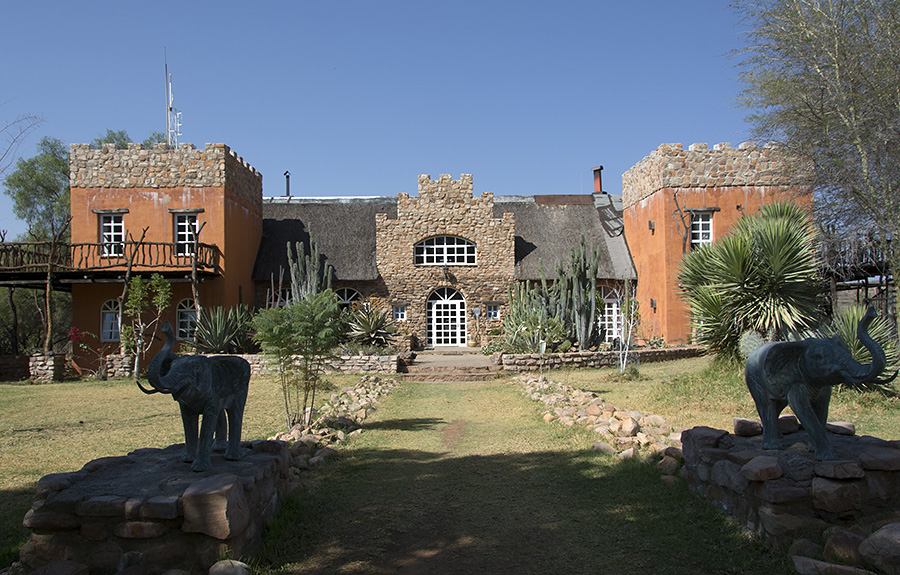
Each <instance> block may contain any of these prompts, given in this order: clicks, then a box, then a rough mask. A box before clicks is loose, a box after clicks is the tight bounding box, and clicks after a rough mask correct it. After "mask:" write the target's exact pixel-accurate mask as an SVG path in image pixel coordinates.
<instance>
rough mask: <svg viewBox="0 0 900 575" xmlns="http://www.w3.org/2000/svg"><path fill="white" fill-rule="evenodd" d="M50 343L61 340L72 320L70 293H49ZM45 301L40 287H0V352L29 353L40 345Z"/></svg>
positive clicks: (63, 340) (53, 343)
mask: <svg viewBox="0 0 900 575" xmlns="http://www.w3.org/2000/svg"><path fill="white" fill-rule="evenodd" d="M51 313H52V314H53V317H52V318H51V325H52V326H53V332H52V334H51V340H50V343H51V346H52V347H57V346H59V345H60V344H62V343H64V342H65V341H66V340H67V339H68V338H67V335H66V333H67V331H68V329H69V326H70V325H71V324H72V295H71V294H68V293H62V292H54V293H53V303H52V306H51ZM45 315H46V301H45V294H44V293H43V292H42V291H41V290H35V289H25V288H10V287H0V318H4V320H3V321H0V355H21V354H30V353H32V352H35V351H39V350H41V349H42V348H43V345H44V340H45V336H46V326H47V322H46V318H45Z"/></svg>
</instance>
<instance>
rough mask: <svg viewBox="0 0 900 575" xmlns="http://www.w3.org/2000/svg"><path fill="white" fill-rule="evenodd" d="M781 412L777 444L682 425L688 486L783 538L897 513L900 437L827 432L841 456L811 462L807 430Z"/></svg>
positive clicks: (873, 524)
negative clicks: (767, 445) (780, 437)
mask: <svg viewBox="0 0 900 575" xmlns="http://www.w3.org/2000/svg"><path fill="white" fill-rule="evenodd" d="M783 419H784V420H785V421H784V422H783V423H784V424H785V425H784V426H783V428H784V427H790V425H788V424H790V423H791V421H790V420H793V422H794V429H795V432H794V433H785V436H784V442H783V446H784V448H783V449H780V450H768V449H766V450H764V449H762V446H761V442H762V436H761V435H757V436H754V437H742V436H737V435H733V434H731V433H728V432H726V431H722V430H719V429H712V428H709V427H695V428H693V429H689V430H686V431H684V432H682V434H681V441H682V445H683V450H684V460H685V464H684V468H683V469H682V475H683V477H684V479H685V481H687V484H688V487H689V488H690V489H691V490H692V491H693V492H695V493H697V494H699V495H701V496H703V497H705V498H706V499H708V500H709V501H711V502H712V503H713V504H714V505H716V506H717V507H719V508H720V509H721V510H723V511H724V512H726V513H728V514H730V515H733V516H734V517H736V518H738V519H739V520H740V521H741V522H742V523H743V524H744V525H746V526H747V527H748V528H750V529H752V530H754V531H758V532H761V533H763V534H765V535H767V536H770V537H774V538H776V539H782V540H790V539H792V538H794V537H799V536H810V535H813V536H817V535H819V534H821V533H822V532H823V531H824V530H825V529H826V528H827V527H829V526H832V525H837V526H841V527H845V528H847V527H851V526H856V525H861V526H863V527H864V528H866V529H867V530H872V529H874V528H877V527H880V526H881V525H882V524H884V523H886V522H890V521H897V519H898V518H900V442H896V441H885V440H883V439H878V438H875V437H868V436H859V437H858V436H852V435H839V434H837V433H829V434H828V437H829V440H830V441H831V444H832V446H834V448H835V451H836V452H837V455H838V457H840V461H816V460H815V456H814V453H813V451H812V449H811V443H810V440H809V435H808V434H807V433H806V432H805V431H796V427H797V425H796V419H794V418H793V417H789V418H783ZM829 427H831V428H832V429H835V430H836V431H838V432H839V433H852V431H851V430H850V429H848V427H847V426H831V425H830V426H829ZM735 430H736V431H737V430H738V429H737V426H736V428H735Z"/></svg>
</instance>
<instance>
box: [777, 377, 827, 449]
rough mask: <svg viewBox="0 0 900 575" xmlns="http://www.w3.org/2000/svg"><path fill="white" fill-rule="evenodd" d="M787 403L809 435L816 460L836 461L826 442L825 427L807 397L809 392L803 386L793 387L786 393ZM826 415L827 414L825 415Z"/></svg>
mask: <svg viewBox="0 0 900 575" xmlns="http://www.w3.org/2000/svg"><path fill="white" fill-rule="evenodd" d="M788 402H789V403H790V405H791V409H793V410H794V413H795V414H796V415H797V418H798V419H799V420H800V423H802V424H803V427H804V428H805V429H806V431H807V433H809V437H810V439H811V440H812V443H813V447H814V448H815V450H816V459H818V460H826V459H837V455H835V453H834V448H832V447H831V443H830V442H829V441H828V434H827V433H826V432H825V425H824V424H823V423H822V422H821V421H820V420H819V414H817V413H816V409H815V408H813V405H812V402H811V401H810V397H809V390H808V389H807V388H806V386H805V385H794V386H792V387H791V389H790V391H788ZM826 415H827V414H826Z"/></svg>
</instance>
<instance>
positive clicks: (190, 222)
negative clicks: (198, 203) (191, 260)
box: [175, 213, 197, 256]
mask: <svg viewBox="0 0 900 575" xmlns="http://www.w3.org/2000/svg"><path fill="white" fill-rule="evenodd" d="M196 233H197V214H194V213H190V214H175V255H177V256H189V255H191V254H192V253H194V238H195V235H196Z"/></svg>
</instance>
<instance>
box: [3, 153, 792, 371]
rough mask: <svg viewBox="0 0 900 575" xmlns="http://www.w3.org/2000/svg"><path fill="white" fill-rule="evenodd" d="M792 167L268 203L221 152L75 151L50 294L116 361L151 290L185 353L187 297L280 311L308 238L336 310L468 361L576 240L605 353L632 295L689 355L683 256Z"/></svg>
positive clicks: (674, 164)
mask: <svg viewBox="0 0 900 575" xmlns="http://www.w3.org/2000/svg"><path fill="white" fill-rule="evenodd" d="M788 168H789V166H787V165H786V163H785V162H784V158H783V157H781V156H780V155H779V152H778V150H777V149H776V148H769V147H766V148H757V147H756V146H755V145H751V144H742V145H741V146H740V147H736V148H732V147H731V146H730V145H728V144H718V145H716V146H715V147H714V148H713V149H709V148H708V147H707V146H706V145H705V144H694V145H693V146H691V147H690V148H689V149H688V150H685V149H683V148H682V146H681V145H680V144H674V145H673V144H664V145H661V146H659V147H658V148H657V149H656V150H654V151H653V152H651V153H650V154H649V155H648V156H647V157H646V158H644V159H643V160H641V161H640V162H638V164H637V165H635V166H634V167H633V168H631V169H630V170H629V171H628V172H627V173H626V174H625V175H624V177H623V188H624V189H623V194H622V195H618V194H608V193H606V192H604V191H603V189H602V182H601V170H602V167H600V168H595V169H594V181H595V185H594V192H593V193H592V194H581V195H558V194H557V195H552V194H548V195H536V196H517V195H500V196H494V195H493V194H491V193H480V194H476V193H475V189H474V184H473V177H472V176H471V175H468V174H463V175H461V176H460V177H459V179H458V180H454V179H451V177H450V176H448V175H441V176H440V177H439V178H438V179H437V180H433V179H432V178H431V177H430V176H425V175H423V176H419V179H418V190H417V193H416V194H415V195H411V194H409V193H398V194H397V196H396V197H343V198H335V197H332V198H303V197H289V196H288V197H263V188H262V175H261V174H259V173H258V172H257V171H256V170H255V169H253V167H252V166H250V165H249V164H248V163H247V162H245V161H244V160H243V159H241V158H240V157H239V156H237V154H235V153H234V152H233V151H232V150H230V149H229V148H228V147H227V146H225V145H224V144H207V145H206V146H205V148H204V149H195V148H194V146H193V145H191V144H181V145H179V146H178V147H177V148H175V149H168V148H167V147H166V145H165V144H156V145H154V146H153V147H152V149H143V148H142V147H141V145H140V144H130V145H129V146H128V149H125V150H117V149H115V148H114V147H113V146H112V145H105V146H104V147H103V148H102V149H99V150H93V149H91V148H90V147H89V146H88V145H86V144H73V145H72V146H71V152H70V183H71V212H72V243H71V245H69V246H64V247H63V248H62V250H63V252H65V253H61V254H59V255H57V256H53V258H54V260H53V262H52V266H51V267H52V271H53V273H52V281H53V285H54V288H55V289H64V290H70V291H71V292H72V300H73V301H72V305H73V325H74V326H76V327H78V328H79V329H82V330H85V331H90V332H92V333H95V334H99V336H100V339H101V340H102V341H103V342H105V344H106V345H108V346H110V347H112V348H115V346H116V345H117V343H118V341H119V329H120V319H121V318H120V315H119V307H118V298H119V297H120V296H121V294H122V288H123V282H124V281H125V279H126V277H128V276H129V275H131V276H133V275H135V274H140V275H144V276H149V274H151V273H154V272H159V273H162V274H163V276H164V277H166V278H167V279H168V280H169V281H170V282H171V283H172V285H173V300H172V301H173V305H172V309H171V311H170V312H169V314H168V316H167V317H166V319H169V321H171V322H172V323H173V325H176V326H177V332H178V337H179V338H182V339H189V338H190V337H191V334H192V329H193V321H194V318H195V316H196V306H195V303H194V294H197V298H199V300H200V302H201V304H202V305H203V306H213V307H214V306H232V305H235V304H238V303H245V304H251V305H255V306H256V307H262V306H265V305H271V304H274V303H277V302H278V301H279V299H281V298H282V296H283V293H281V294H279V293H276V292H278V291H279V289H278V288H279V285H280V287H281V290H282V292H284V290H285V288H287V287H288V286H287V284H286V283H283V282H286V281H287V278H288V277H289V274H288V273H287V270H288V266H287V245H288V243H290V244H292V245H294V244H296V243H297V242H302V243H303V244H304V245H305V246H306V248H307V253H308V248H309V244H310V239H312V241H315V242H316V244H317V245H318V248H319V253H320V254H321V255H322V256H323V257H324V261H325V262H326V263H327V264H330V265H331V266H333V267H334V283H333V287H334V288H335V289H336V290H337V291H338V293H339V294H340V295H341V297H342V298H343V299H344V300H345V301H348V302H349V301H351V300H353V299H357V298H361V297H370V296H375V297H378V298H380V299H381V300H382V301H384V302H385V303H386V304H387V305H389V306H390V309H391V311H392V314H393V317H394V319H395V320H396V321H398V322H400V323H401V325H402V326H403V330H402V331H403V332H405V333H407V334H410V335H411V336H414V338H415V339H416V340H417V342H418V343H419V344H420V345H425V346H433V347H438V348H440V347H445V346H451V347H452V346H466V345H479V344H481V343H483V341H484V336H485V335H486V334H487V333H489V332H490V331H491V330H493V329H495V328H498V327H499V326H500V324H501V321H502V318H503V317H504V314H505V313H506V310H507V304H508V301H507V297H508V296H507V290H508V288H509V287H510V286H511V285H512V284H513V283H514V282H522V281H530V280H539V279H540V276H541V273H540V270H541V266H543V269H544V271H545V273H546V276H547V278H548V279H550V280H552V279H554V278H555V273H556V272H555V263H556V261H557V260H559V259H566V258H568V255H569V253H570V251H571V249H572V247H574V246H576V245H578V243H579V242H580V239H581V236H582V235H583V236H584V237H585V239H586V241H587V242H588V244H593V245H595V246H597V247H598V248H599V250H600V252H601V255H602V258H601V263H600V267H599V270H598V274H597V276H598V278H597V279H598V285H599V286H600V288H599V289H600V292H601V297H602V298H603V301H604V305H603V306H602V307H601V309H600V311H599V316H600V317H599V318H598V321H599V322H600V324H601V326H600V327H601V330H602V334H603V337H604V338H606V340H612V339H613V338H615V337H617V336H618V335H619V334H620V329H621V314H620V305H621V301H622V296H623V295H624V290H625V289H626V285H627V283H628V282H634V281H636V286H637V299H638V301H639V303H640V313H641V321H642V333H641V334H640V335H641V337H644V338H650V337H663V338H664V339H665V341H666V342H667V343H669V344H679V343H686V342H687V341H688V340H689V336H690V332H689V327H688V326H689V321H688V313H687V310H685V309H684V306H683V304H682V303H681V300H680V298H679V296H678V293H677V285H676V279H675V276H676V274H677V266H678V263H679V262H680V261H681V258H682V257H683V254H684V253H685V252H686V251H688V250H689V249H695V248H697V247H699V246H702V245H703V244H704V243H707V242H710V241H712V240H714V239H715V238H717V237H720V236H721V235H722V234H724V233H726V232H727V230H728V229H729V228H730V226H731V225H732V223H733V222H734V221H735V220H736V219H737V218H738V217H740V215H741V214H743V213H750V212H752V211H755V210H756V209H757V208H758V207H759V206H760V205H762V203H764V202H767V201H770V200H771V199H772V198H773V197H775V196H777V195H779V194H783V193H790V192H793V191H797V190H798V189H800V188H801V186H800V185H798V184H797V183H796V181H794V179H792V176H791V173H792V172H791V170H789V169H788ZM623 200H624V201H623ZM11 246H12V244H7V248H5V249H4V250H0V285H19V286H29V287H38V286H42V285H43V283H42V282H44V281H45V279H46V277H47V268H48V263H47V259H48V256H46V255H41V254H43V253H44V252H39V251H36V252H35V253H31V252H30V251H28V250H31V251H34V248H33V247H32V248H25V247H11ZM42 258H43V259H42ZM281 270H283V271H284V276H283V277H284V278H285V279H284V280H282V283H279V277H280V276H281ZM288 291H289V290H288ZM111 351H112V350H111ZM151 353H153V351H151Z"/></svg>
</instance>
